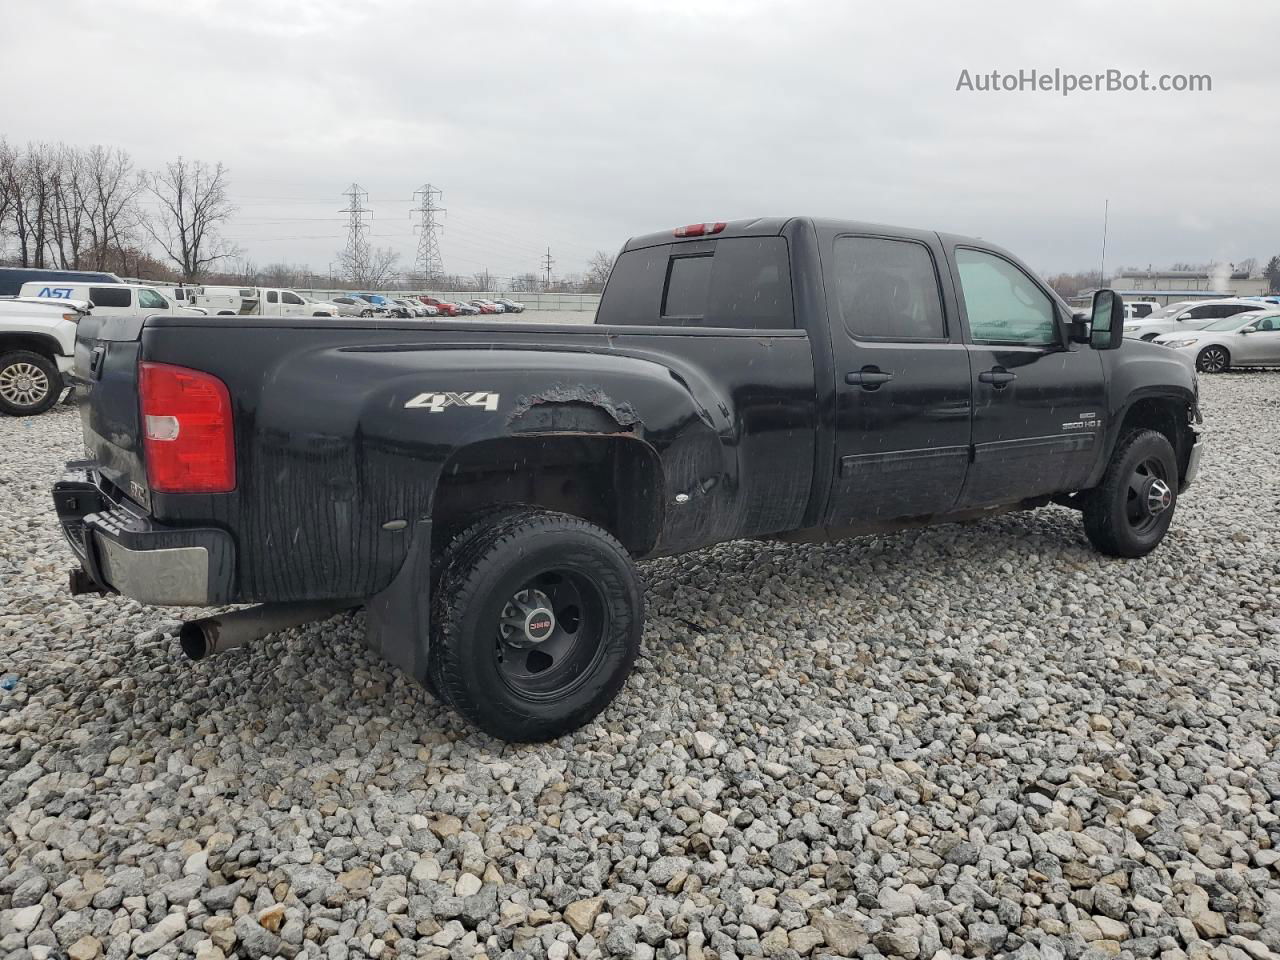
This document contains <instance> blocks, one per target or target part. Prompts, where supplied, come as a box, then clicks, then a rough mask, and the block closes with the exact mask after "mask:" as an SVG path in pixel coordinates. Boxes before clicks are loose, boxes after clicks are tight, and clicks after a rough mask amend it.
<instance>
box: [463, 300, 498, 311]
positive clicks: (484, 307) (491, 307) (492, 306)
mask: <svg viewBox="0 0 1280 960" xmlns="http://www.w3.org/2000/svg"><path fill="white" fill-rule="evenodd" d="M467 302H468V303H470V304H471V305H472V306H473V307H478V308H479V310H480V312H481V313H482V314H484V313H501V312H502V311H501V310H499V309H498V305H497V304H496V303H491V302H490V301H488V300H468V301H467Z"/></svg>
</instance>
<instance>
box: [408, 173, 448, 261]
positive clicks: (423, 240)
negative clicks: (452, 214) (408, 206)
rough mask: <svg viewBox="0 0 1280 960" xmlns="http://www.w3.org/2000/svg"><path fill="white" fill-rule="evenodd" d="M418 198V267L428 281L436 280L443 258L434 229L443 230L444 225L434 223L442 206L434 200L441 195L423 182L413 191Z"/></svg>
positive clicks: (443, 209) (435, 188)
mask: <svg viewBox="0 0 1280 960" xmlns="http://www.w3.org/2000/svg"><path fill="white" fill-rule="evenodd" d="M413 195H414V197H415V198H420V199H419V200H418V216H419V218H420V219H419V221H418V231H419V232H418V269H419V270H421V271H422V275H423V277H425V278H426V280H427V282H428V283H431V282H434V281H436V280H438V279H439V278H440V277H441V276H442V275H443V274H444V258H442V257H441V256H440V238H439V237H437V236H436V231H437V230H439V231H440V232H441V233H443V232H444V227H443V226H441V225H440V224H438V223H436V214H438V213H440V214H443V213H444V212H445V208H444V207H439V206H436V200H437V199H438V198H439V197H440V196H442V194H441V192H440V188H439V187H433V186H432V185H431V184H429V183H424V184H423V185H422V186H420V187H419V188H418V189H417V190H415V191H413Z"/></svg>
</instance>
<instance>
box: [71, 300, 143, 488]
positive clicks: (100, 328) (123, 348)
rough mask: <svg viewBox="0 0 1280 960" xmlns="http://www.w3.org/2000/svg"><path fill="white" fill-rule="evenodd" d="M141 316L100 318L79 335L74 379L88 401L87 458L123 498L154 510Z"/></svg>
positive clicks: (82, 326)
mask: <svg viewBox="0 0 1280 960" xmlns="http://www.w3.org/2000/svg"><path fill="white" fill-rule="evenodd" d="M142 325H143V320H142V318H140V317H95V316H93V315H92V314H91V315H89V316H87V317H85V318H84V319H83V320H81V321H80V323H79V326H78V329H77V331H76V357H75V379H76V381H77V386H79V387H80V389H81V391H82V392H83V394H84V396H83V399H82V400H81V403H80V421H81V424H82V426H83V429H84V445H85V451H86V455H87V456H88V458H89V460H90V461H92V463H93V464H94V467H95V469H96V470H97V471H98V472H99V473H100V474H101V476H102V478H103V479H104V480H106V481H108V482H109V483H110V484H112V485H113V486H115V487H116V488H117V489H118V491H119V493H120V494H121V495H122V496H126V497H128V498H129V499H130V500H132V501H134V502H135V503H137V504H139V505H140V506H142V507H143V508H146V509H150V500H151V498H150V494H149V492H148V490H147V472H146V468H145V467H144V465H143V462H142V430H141V427H140V423H139V413H138V354H139V351H140V350H141V349H142V343H141V335H142Z"/></svg>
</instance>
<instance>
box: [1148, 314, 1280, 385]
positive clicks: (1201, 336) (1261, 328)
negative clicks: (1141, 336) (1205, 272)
mask: <svg viewBox="0 0 1280 960" xmlns="http://www.w3.org/2000/svg"><path fill="white" fill-rule="evenodd" d="M1155 342H1156V343H1158V344H1160V345H1161V346H1165V347H1172V348H1173V349H1175V350H1178V351H1182V352H1185V353H1186V354H1187V355H1189V356H1192V357H1194V358H1195V364H1196V369H1197V370H1199V371H1200V372H1201V373H1224V372H1225V371H1227V370H1230V369H1232V368H1233V367H1280V310H1277V311H1270V310H1269V311H1267V312H1265V313H1237V314H1236V315H1235V316H1232V317H1224V318H1222V319H1221V320H1215V321H1213V323H1211V324H1209V325H1208V326H1207V327H1202V328H1201V329H1199V330H1192V331H1187V332H1183V331H1178V332H1177V333H1166V334H1162V335H1160V336H1158V337H1156V341H1155Z"/></svg>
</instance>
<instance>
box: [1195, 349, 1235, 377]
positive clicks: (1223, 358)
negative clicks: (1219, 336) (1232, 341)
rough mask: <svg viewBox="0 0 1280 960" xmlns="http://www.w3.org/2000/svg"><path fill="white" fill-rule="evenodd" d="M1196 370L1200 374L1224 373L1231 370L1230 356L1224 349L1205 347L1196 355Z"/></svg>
mask: <svg viewBox="0 0 1280 960" xmlns="http://www.w3.org/2000/svg"><path fill="white" fill-rule="evenodd" d="M1196 369H1197V370H1199V371H1200V372H1201V373H1225V372H1226V371H1228V370H1230V369H1231V354H1229V353H1228V352H1227V348H1226V347H1219V346H1216V345H1214V346H1209V347H1205V348H1204V349H1203V350H1201V351H1200V353H1199V354H1197V355H1196Z"/></svg>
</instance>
